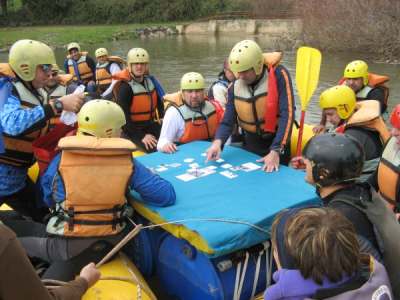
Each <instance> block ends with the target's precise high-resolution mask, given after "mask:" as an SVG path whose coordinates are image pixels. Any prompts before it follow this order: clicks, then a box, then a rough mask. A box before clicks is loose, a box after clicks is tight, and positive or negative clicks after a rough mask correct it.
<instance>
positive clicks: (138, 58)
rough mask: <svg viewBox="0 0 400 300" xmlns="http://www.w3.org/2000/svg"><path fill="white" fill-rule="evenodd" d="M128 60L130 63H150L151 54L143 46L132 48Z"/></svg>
mask: <svg viewBox="0 0 400 300" xmlns="http://www.w3.org/2000/svg"><path fill="white" fill-rule="evenodd" d="M126 61H127V62H128V65H131V64H138V63H142V64H145V63H147V64H148V63H149V62H150V56H149V53H147V51H146V50H145V49H143V48H132V49H131V50H129V52H128V57H127V59H126Z"/></svg>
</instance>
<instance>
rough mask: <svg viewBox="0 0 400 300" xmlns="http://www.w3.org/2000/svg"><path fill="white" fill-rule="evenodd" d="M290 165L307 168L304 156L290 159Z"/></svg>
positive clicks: (302, 168) (296, 167) (301, 168)
mask: <svg viewBox="0 0 400 300" xmlns="http://www.w3.org/2000/svg"><path fill="white" fill-rule="evenodd" d="M290 166H291V167H292V168H293V169H300V170H304V169H305V168H306V164H305V163H304V158H303V157H302V156H296V157H293V158H292V159H291V160H290Z"/></svg>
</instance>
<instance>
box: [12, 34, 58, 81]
mask: <svg viewBox="0 0 400 300" xmlns="http://www.w3.org/2000/svg"><path fill="white" fill-rule="evenodd" d="M8 60H9V64H10V66H11V68H12V69H13V71H14V72H15V73H16V74H17V75H18V76H19V77H20V78H21V79H22V80H24V81H32V80H33V79H35V76H36V67H37V66H39V65H52V64H55V63H56V58H55V56H54V52H53V50H52V49H51V48H50V47H49V46H47V45H46V44H44V43H42V42H38V41H33V40H19V41H17V42H15V43H14V44H13V45H12V46H11V49H10V54H9V59H8Z"/></svg>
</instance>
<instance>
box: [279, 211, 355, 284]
mask: <svg viewBox="0 0 400 300" xmlns="http://www.w3.org/2000/svg"><path fill="white" fill-rule="evenodd" d="M281 217H282V215H278V217H277V218H276V219H275V220H274V222H273V224H272V229H271V233H272V235H271V237H272V241H273V245H276V238H277V237H276V228H277V224H278V223H279V220H280V219H281ZM284 235H285V236H284V240H285V241H284V242H285V247H286V249H287V252H288V254H289V255H290V256H291V257H292V258H293V262H294V265H295V267H296V269H298V270H299V271H300V273H301V275H302V276H303V277H304V278H306V279H308V278H311V279H312V280H314V281H315V282H316V283H318V284H322V282H323V280H324V278H327V279H329V280H330V281H331V282H338V281H340V280H341V279H342V278H343V275H345V274H347V275H348V276H352V275H353V274H354V273H355V272H356V271H357V270H358V268H359V266H360V248H359V244H358V241H357V236H356V232H355V229H354V227H353V224H351V223H350V221H349V220H348V219H347V218H346V217H345V216H343V215H342V214H341V213H340V212H338V211H336V210H335V209H332V208H305V209H301V210H299V211H298V212H297V213H295V214H294V215H293V216H290V217H289V218H288V220H287V222H286V224H285V229H284Z"/></svg>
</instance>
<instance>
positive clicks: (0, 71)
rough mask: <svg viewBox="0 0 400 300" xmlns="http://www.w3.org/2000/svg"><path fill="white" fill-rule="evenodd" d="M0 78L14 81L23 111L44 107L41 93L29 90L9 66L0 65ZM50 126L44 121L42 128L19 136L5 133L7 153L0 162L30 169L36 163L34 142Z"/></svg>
mask: <svg viewBox="0 0 400 300" xmlns="http://www.w3.org/2000/svg"><path fill="white" fill-rule="evenodd" d="M0 76H7V77H10V78H12V79H13V80H12V84H13V86H14V90H15V91H14V92H13V95H14V96H15V97H16V98H18V99H19V100H20V102H21V107H22V108H23V109H30V108H33V107H36V106H42V105H43V99H42V97H41V96H40V95H39V93H38V92H37V91H36V90H31V89H29V88H28V87H27V86H26V85H25V84H24V83H23V82H22V81H20V80H19V79H18V78H17V76H16V74H15V73H14V72H13V70H12V69H11V67H10V65H9V64H0ZM48 124H49V122H48V121H44V122H43V125H42V126H41V127H40V128H38V129H36V130H33V131H30V132H27V133H24V134H21V135H18V136H11V135H8V134H6V133H4V132H3V137H4V145H5V150H6V151H5V153H3V154H0V162H1V163H5V164H8V165H12V166H16V167H25V168H28V167H30V166H31V165H32V164H33V163H34V161H35V160H34V156H33V148H32V142H33V141H34V140H35V139H37V138H39V137H41V136H42V135H44V134H45V133H46V132H47V128H48Z"/></svg>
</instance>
